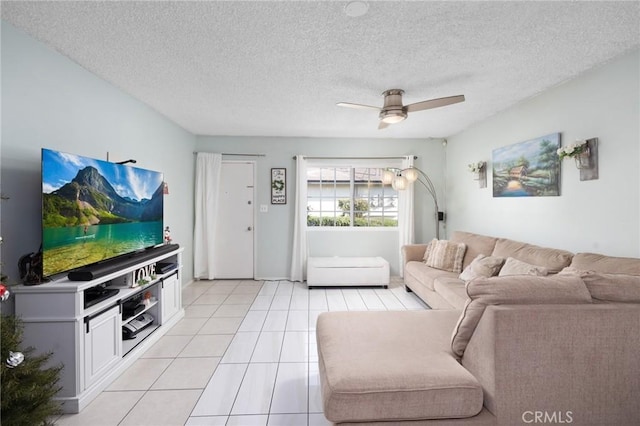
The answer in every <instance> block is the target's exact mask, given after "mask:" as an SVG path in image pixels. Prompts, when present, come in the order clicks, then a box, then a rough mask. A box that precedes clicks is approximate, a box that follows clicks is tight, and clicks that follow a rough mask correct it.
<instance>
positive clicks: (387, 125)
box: [378, 120, 389, 130]
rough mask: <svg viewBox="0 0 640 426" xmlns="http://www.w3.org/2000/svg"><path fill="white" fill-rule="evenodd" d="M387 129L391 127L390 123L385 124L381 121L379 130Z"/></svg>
mask: <svg viewBox="0 0 640 426" xmlns="http://www.w3.org/2000/svg"><path fill="white" fill-rule="evenodd" d="M387 127H389V123H385V122H384V121H382V120H380V124H378V130H382V129H386V128H387Z"/></svg>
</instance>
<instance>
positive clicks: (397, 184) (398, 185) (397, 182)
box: [391, 176, 408, 191]
mask: <svg viewBox="0 0 640 426" xmlns="http://www.w3.org/2000/svg"><path fill="white" fill-rule="evenodd" d="M391 186H392V187H393V189H395V190H396V191H403V190H405V189H407V186H408V182H407V179H406V178H405V177H404V176H395V177H394V178H393V182H391Z"/></svg>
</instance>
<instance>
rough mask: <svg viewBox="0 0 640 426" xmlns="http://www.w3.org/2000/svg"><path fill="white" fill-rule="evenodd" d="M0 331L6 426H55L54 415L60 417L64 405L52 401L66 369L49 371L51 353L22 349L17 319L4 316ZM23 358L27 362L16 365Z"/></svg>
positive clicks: (1, 403) (2, 403)
mask: <svg viewBox="0 0 640 426" xmlns="http://www.w3.org/2000/svg"><path fill="white" fill-rule="evenodd" d="M0 332H1V335H2V336H1V337H2V341H1V343H0V347H1V348H2V350H1V358H0V359H1V360H3V362H2V364H1V365H0V369H1V370H2V371H1V377H0V380H1V382H0V383H1V385H2V395H1V399H2V401H1V402H0V405H1V408H2V410H1V414H0V420H1V421H2V425H4V426H36V425H48V424H51V422H50V418H51V416H54V415H56V414H60V406H59V404H58V403H57V402H55V401H54V400H53V399H52V398H53V396H54V395H55V394H56V393H57V392H58V391H59V390H60V386H59V385H58V381H59V380H60V370H62V366H57V367H49V368H45V365H46V364H47V362H48V361H49V359H50V358H51V353H47V354H42V355H34V351H35V349H34V348H32V347H28V348H26V349H22V324H21V322H20V320H18V319H17V318H16V317H14V316H10V315H2V316H1V319H0ZM15 351H22V352H21V353H20V352H15ZM10 352H11V353H10ZM21 355H23V356H24V360H23V361H22V362H20V363H19V364H18V365H16V366H12V364H15V363H17V362H19V361H20V360H21V359H22V356H21ZM5 360H6V361H5Z"/></svg>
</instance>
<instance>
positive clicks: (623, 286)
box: [560, 267, 640, 303]
mask: <svg viewBox="0 0 640 426" xmlns="http://www.w3.org/2000/svg"><path fill="white" fill-rule="evenodd" d="M560 274H562V275H564V274H573V275H577V276H579V277H580V278H582V281H584V283H585V284H586V286H587V289H588V290H589V293H591V297H592V298H593V299H595V300H597V301H601V302H624V303H640V275H627V274H607V273H603V272H596V271H579V270H577V269H575V268H572V267H568V268H564V269H563V270H562V271H561V272H560Z"/></svg>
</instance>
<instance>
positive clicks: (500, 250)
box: [492, 238, 573, 273]
mask: <svg viewBox="0 0 640 426" xmlns="http://www.w3.org/2000/svg"><path fill="white" fill-rule="evenodd" d="M492 255H493V256H498V257H504V258H505V259H506V258H507V257H513V258H515V259H518V260H521V261H523V262H527V263H531V264H532V265H536V266H544V267H545V268H547V269H548V270H549V272H550V273H557V272H560V271H562V269H563V268H565V267H567V266H569V264H570V263H571V259H572V258H573V253H571V252H568V251H566V250H559V249H553V248H547V247H540V246H536V245H533V244H528V243H523V242H520V241H514V240H509V239H506V238H498V241H496V245H495V248H494V249H493V253H492Z"/></svg>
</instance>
